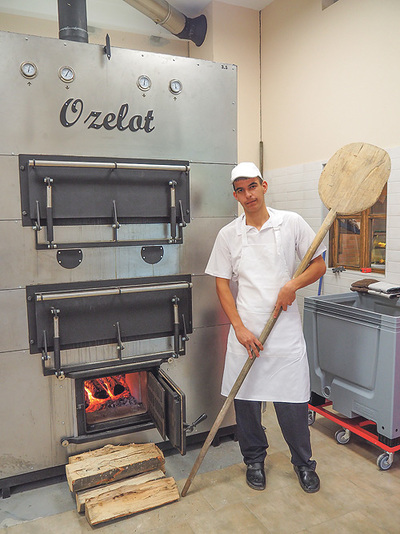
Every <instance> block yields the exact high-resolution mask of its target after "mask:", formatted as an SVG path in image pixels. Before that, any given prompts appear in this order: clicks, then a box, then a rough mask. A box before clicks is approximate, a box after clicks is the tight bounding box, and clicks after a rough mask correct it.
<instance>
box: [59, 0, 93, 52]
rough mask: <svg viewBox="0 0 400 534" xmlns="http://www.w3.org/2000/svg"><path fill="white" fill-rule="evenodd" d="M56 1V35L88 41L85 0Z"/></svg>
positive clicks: (72, 39)
mask: <svg viewBox="0 0 400 534" xmlns="http://www.w3.org/2000/svg"><path fill="white" fill-rule="evenodd" d="M57 1H58V37H59V38H60V39H65V40H67V41H78V42H80V43H88V42H89V36H88V31H87V15H86V0H57Z"/></svg>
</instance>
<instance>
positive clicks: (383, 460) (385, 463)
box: [376, 452, 393, 471]
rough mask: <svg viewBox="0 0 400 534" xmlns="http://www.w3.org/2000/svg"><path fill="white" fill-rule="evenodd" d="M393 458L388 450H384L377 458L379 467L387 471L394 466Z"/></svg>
mask: <svg viewBox="0 0 400 534" xmlns="http://www.w3.org/2000/svg"><path fill="white" fill-rule="evenodd" d="M392 463H393V459H392V458H391V457H390V454H389V453H388V452H384V453H383V454H381V455H380V456H378V459H377V460H376V465H377V466H378V467H379V469H382V471H387V470H388V469H390V468H391V467H392Z"/></svg>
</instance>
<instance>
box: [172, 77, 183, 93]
mask: <svg viewBox="0 0 400 534" xmlns="http://www.w3.org/2000/svg"><path fill="white" fill-rule="evenodd" d="M169 90H170V91H171V93H172V94H173V95H179V93H180V92H181V91H182V82H180V81H179V80H171V81H170V82H169Z"/></svg>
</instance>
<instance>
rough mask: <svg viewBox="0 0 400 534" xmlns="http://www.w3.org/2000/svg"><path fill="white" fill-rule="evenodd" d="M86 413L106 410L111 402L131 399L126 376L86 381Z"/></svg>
mask: <svg viewBox="0 0 400 534" xmlns="http://www.w3.org/2000/svg"><path fill="white" fill-rule="evenodd" d="M84 388H85V401H86V413H88V412H97V411H98V410H102V409H103V408H106V407H107V406H106V405H107V404H108V405H109V404H110V402H113V401H118V400H120V399H123V398H129V397H130V396H131V393H130V391H129V387H128V385H127V383H126V381H125V377H124V375H116V376H106V377H104V378H95V379H93V380H85V383H84Z"/></svg>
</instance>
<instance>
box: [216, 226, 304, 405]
mask: <svg viewBox="0 0 400 534" xmlns="http://www.w3.org/2000/svg"><path fill="white" fill-rule="evenodd" d="M263 234H264V236H263V238H264V241H263V244H262V245H253V244H250V245H249V244H248V242H247V232H246V223H245V219H244V218H243V225H242V255H241V259H240V262H239V268H238V296H237V300H236V306H237V309H238V312H239V315H240V317H241V319H242V321H243V324H244V325H245V326H246V328H248V329H249V330H250V331H251V332H253V334H254V335H255V336H257V337H259V336H260V334H261V332H262V330H263V328H264V326H265V324H266V323H267V321H268V319H269V317H270V315H271V313H272V311H273V310H274V307H275V303H276V300H277V297H278V293H279V290H280V288H281V287H282V286H283V285H284V284H285V283H286V282H288V281H289V280H290V278H291V277H290V274H289V271H288V267H287V265H286V261H285V258H284V254H283V249H282V244H281V232H280V227H279V225H277V226H274V227H273V228H268V229H265V230H263ZM248 357H249V356H248V353H247V350H246V349H245V347H243V345H241V344H240V343H239V341H238V340H237V338H236V335H235V331H234V329H233V327H232V326H231V328H230V331H229V336H228V343H227V351H226V356H225V368H224V376H223V380H222V391H221V393H222V395H225V396H228V395H229V392H230V391H231V389H232V386H233V384H234V383H235V380H236V378H237V377H238V375H239V373H240V371H241V369H242V367H243V365H244V364H245V362H246V359H247V358H248ZM309 397H310V379H309V370H308V362H307V354H306V346H305V341H304V336H303V329H302V324H301V319H300V314H299V311H298V307H297V302H296V301H294V302H293V304H292V305H291V306H289V307H288V309H287V311H282V312H281V314H280V316H279V318H278V320H277V321H276V324H275V326H274V327H273V329H272V331H271V333H270V335H269V336H268V338H267V340H266V342H265V343H264V350H263V351H262V352H261V353H260V356H259V357H258V358H256V361H255V362H254V364H253V365H252V367H251V369H250V371H249V374H248V375H247V377H246V378H245V380H244V382H243V384H242V386H241V388H240V389H239V392H238V394H237V395H236V398H237V399H242V400H257V401H276V402H308V400H309Z"/></svg>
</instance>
